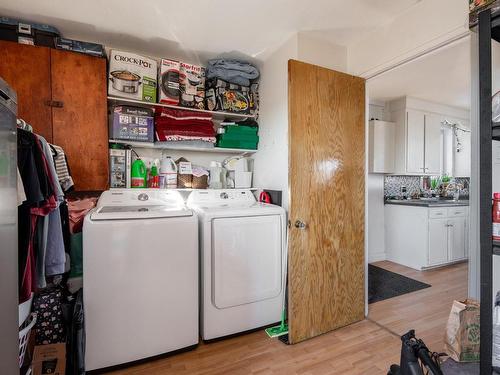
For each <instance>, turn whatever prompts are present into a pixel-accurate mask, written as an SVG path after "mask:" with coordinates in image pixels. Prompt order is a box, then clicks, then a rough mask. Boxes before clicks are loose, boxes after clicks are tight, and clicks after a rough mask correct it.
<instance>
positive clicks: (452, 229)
mask: <svg viewBox="0 0 500 375" xmlns="http://www.w3.org/2000/svg"><path fill="white" fill-rule="evenodd" d="M448 225H449V227H448V254H449V260H450V261H454V260H460V259H464V258H465V232H466V219H465V217H456V218H453V219H448Z"/></svg>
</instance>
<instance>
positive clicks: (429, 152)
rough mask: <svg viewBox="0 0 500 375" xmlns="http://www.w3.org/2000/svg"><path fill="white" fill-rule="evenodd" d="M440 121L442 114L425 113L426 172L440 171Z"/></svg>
mask: <svg viewBox="0 0 500 375" xmlns="http://www.w3.org/2000/svg"><path fill="white" fill-rule="evenodd" d="M441 122H442V116H440V115H436V114H429V113H426V114H425V126H424V131H425V136H424V168H425V173H427V174H440V172H441V154H442V152H443V151H442V149H441Z"/></svg>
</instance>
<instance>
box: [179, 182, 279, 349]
mask: <svg viewBox="0 0 500 375" xmlns="http://www.w3.org/2000/svg"><path fill="white" fill-rule="evenodd" d="M188 206H189V207H191V208H193V209H194V210H195V211H197V213H198V217H199V221H200V262H201V266H200V269H201V317H200V321H201V324H200V330H201V337H202V338H203V339H204V340H210V339H215V338H218V337H222V336H227V335H231V334H235V333H239V332H244V331H247V330H251V329H255V328H259V327H262V326H265V325H269V324H273V323H276V322H278V321H279V320H280V317H281V309H282V296H283V293H284V290H283V286H282V284H283V283H282V280H283V279H282V278H283V277H284V265H285V262H286V246H285V240H286V215H285V210H284V209H283V208H281V207H279V206H274V205H270V204H264V203H258V202H257V201H256V199H255V197H254V195H253V194H252V192H251V191H250V190H204V191H194V192H192V193H191V194H190V196H189V198H188Z"/></svg>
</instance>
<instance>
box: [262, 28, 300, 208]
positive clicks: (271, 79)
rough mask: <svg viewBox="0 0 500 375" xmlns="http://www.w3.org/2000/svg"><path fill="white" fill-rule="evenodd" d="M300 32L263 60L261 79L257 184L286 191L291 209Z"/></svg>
mask: <svg viewBox="0 0 500 375" xmlns="http://www.w3.org/2000/svg"><path fill="white" fill-rule="evenodd" d="M297 56H298V51H297V35H294V36H292V37H291V38H290V39H288V40H287V41H286V42H285V43H284V44H283V45H282V46H281V47H280V48H279V49H278V50H277V51H275V52H274V53H273V54H272V55H271V56H270V57H269V58H268V59H267V60H266V61H265V62H264V64H263V66H262V70H261V81H260V103H261V105H260V109H259V111H260V115H259V136H260V142H259V151H258V152H257V153H256V154H255V156H254V160H255V162H254V171H255V172H254V173H255V174H254V186H257V187H259V188H265V189H272V190H281V191H282V192H283V207H285V209H286V210H288V200H289V196H288V60H289V59H297Z"/></svg>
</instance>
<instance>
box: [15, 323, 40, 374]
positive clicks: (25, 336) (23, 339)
mask: <svg viewBox="0 0 500 375" xmlns="http://www.w3.org/2000/svg"><path fill="white" fill-rule="evenodd" d="M35 323H36V313H31V315H30V316H29V317H28V319H26V320H25V321H24V323H23V324H21V326H20V327H19V368H21V367H22V365H23V362H24V354H25V353H26V347H27V346H28V341H29V338H30V333H31V329H32V328H33V326H34V325H35Z"/></svg>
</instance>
